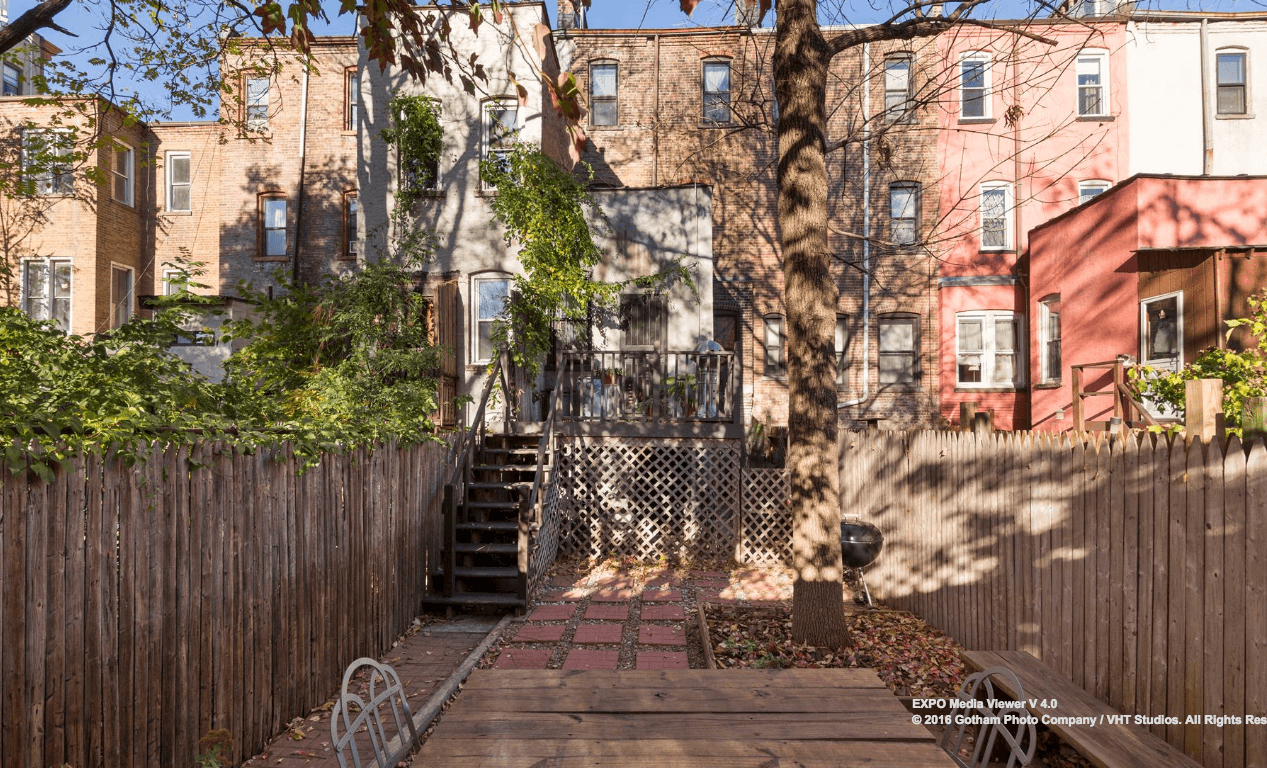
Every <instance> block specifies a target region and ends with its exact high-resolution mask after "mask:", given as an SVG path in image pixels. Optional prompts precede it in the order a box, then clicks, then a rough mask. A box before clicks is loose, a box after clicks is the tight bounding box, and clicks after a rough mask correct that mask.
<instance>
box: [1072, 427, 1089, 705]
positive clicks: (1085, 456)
mask: <svg viewBox="0 0 1267 768" xmlns="http://www.w3.org/2000/svg"><path fill="white" fill-rule="evenodd" d="M1092 450H1093V449H1092V448H1091V446H1090V444H1089V443H1087V442H1085V441H1083V442H1082V443H1080V444H1075V446H1074V455H1073V461H1074V465H1073V469H1074V471H1075V472H1077V473H1078V474H1076V475H1073V476H1072V477H1071V478H1070V479H1071V480H1072V482H1071V486H1072V489H1071V490H1072V491H1073V494H1074V503H1073V530H1072V533H1073V541H1072V546H1071V547H1070V550H1071V552H1070V555H1071V556H1072V557H1074V558H1076V560H1075V561H1074V564H1073V595H1072V600H1071V605H1072V606H1073V624H1072V625H1071V626H1072V627H1073V629H1072V631H1071V634H1070V637H1071V639H1072V640H1073V681H1074V682H1075V683H1077V684H1078V685H1080V686H1082V687H1083V688H1088V689H1089V688H1091V687H1092V685H1091V679H1090V678H1091V676H1090V674H1089V673H1088V670H1087V650H1088V648H1093V647H1094V646H1091V645H1090V643H1089V642H1088V640H1089V635H1090V632H1089V630H1088V628H1087V623H1086V618H1087V611H1088V610H1090V609H1092V608H1093V606H1091V605H1090V602H1091V600H1090V598H1091V595H1090V594H1089V593H1088V591H1087V586H1086V575H1087V571H1088V568H1087V560H1088V559H1092V560H1093V559H1094V558H1093V557H1092V558H1089V554H1088V553H1090V552H1091V550H1090V548H1089V547H1088V546H1087V535H1086V522H1087V515H1088V509H1087V508H1088V507H1089V506H1090V507H1091V508H1092V509H1094V501H1093V502H1092V503H1091V504H1088V503H1087V501H1088V497H1090V498H1091V499H1094V496H1093V495H1091V494H1093V493H1094V486H1093V485H1092V484H1091V482H1090V476H1091V472H1093V471H1094V470H1093V469H1092V468H1091V467H1090V466H1088V465H1089V464H1090V463H1091V462H1093V461H1094V459H1095V457H1094V454H1093V453H1092ZM1091 656H1092V658H1094V656H1095V654H1094V653H1092V654H1091Z"/></svg>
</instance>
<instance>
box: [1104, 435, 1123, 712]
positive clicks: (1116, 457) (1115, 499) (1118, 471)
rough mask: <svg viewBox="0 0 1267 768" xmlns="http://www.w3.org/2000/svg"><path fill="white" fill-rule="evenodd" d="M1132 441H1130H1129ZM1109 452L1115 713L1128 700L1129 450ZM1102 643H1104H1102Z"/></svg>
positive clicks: (1118, 443) (1110, 654)
mask: <svg viewBox="0 0 1267 768" xmlns="http://www.w3.org/2000/svg"><path fill="white" fill-rule="evenodd" d="M1127 439H1129V438H1127ZM1110 448H1111V450H1110V452H1109V478H1108V486H1107V487H1108V491H1109V500H1108V502H1109V515H1108V520H1109V525H1108V533H1109V539H1108V541H1109V553H1108V554H1109V562H1108V566H1109V574H1108V581H1107V582H1106V583H1105V586H1106V588H1107V589H1108V595H1107V599H1108V612H1107V613H1108V621H1107V626H1106V630H1107V631H1108V638H1107V642H1105V643H1104V645H1105V646H1107V654H1106V656H1105V658H1106V662H1107V665H1106V666H1107V668H1106V669H1105V673H1106V675H1107V678H1108V679H1107V684H1108V686H1107V687H1108V693H1109V698H1108V701H1109V703H1110V704H1112V705H1113V707H1114V708H1116V709H1122V702H1123V700H1124V699H1125V695H1124V690H1123V689H1124V688H1125V684H1126V677H1125V675H1124V673H1123V662H1124V660H1125V656H1126V653H1125V649H1124V647H1123V646H1124V639H1125V635H1124V630H1125V611H1126V606H1125V597H1126V583H1125V579H1126V573H1125V569H1124V567H1123V566H1124V564H1125V562H1126V538H1127V534H1126V529H1125V519H1126V495H1127V494H1126V486H1127V475H1126V453H1125V451H1126V448H1125V446H1124V445H1123V441H1122V440H1120V439H1114V440H1113V442H1112V443H1111V444H1110ZM1102 642H1103V641H1102Z"/></svg>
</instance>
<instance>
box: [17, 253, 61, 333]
mask: <svg viewBox="0 0 1267 768" xmlns="http://www.w3.org/2000/svg"><path fill="white" fill-rule="evenodd" d="M70 288H71V267H70V259H27V260H25V261H23V262H22V308H23V309H24V310H25V311H26V313H27V314H28V315H30V317H31V319H33V320H52V321H53V323H54V324H55V325H56V326H57V328H58V330H60V331H61V332H62V333H70Z"/></svg>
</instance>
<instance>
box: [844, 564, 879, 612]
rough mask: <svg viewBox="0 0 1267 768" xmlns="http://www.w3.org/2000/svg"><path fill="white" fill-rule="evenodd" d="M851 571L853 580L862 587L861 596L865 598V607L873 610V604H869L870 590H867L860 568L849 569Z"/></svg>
mask: <svg viewBox="0 0 1267 768" xmlns="http://www.w3.org/2000/svg"><path fill="white" fill-rule="evenodd" d="M850 570H851V571H853V575H854V578H856V579H857V580H858V584H860V585H861V586H862V594H863V596H864V597H865V598H866V601H867V607H868V608H875V604H874V603H872V602H871V590H870V589H867V580H866V578H864V577H863V575H862V569H861V568H850Z"/></svg>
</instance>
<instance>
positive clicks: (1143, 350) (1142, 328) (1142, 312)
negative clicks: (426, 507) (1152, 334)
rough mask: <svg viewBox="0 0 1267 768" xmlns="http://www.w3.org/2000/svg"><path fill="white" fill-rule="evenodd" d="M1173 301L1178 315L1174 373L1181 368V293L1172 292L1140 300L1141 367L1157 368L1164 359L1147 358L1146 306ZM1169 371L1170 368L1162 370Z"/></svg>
mask: <svg viewBox="0 0 1267 768" xmlns="http://www.w3.org/2000/svg"><path fill="white" fill-rule="evenodd" d="M1171 298H1173V299H1175V312H1176V313H1177V314H1178V315H1179V316H1178V317H1177V318H1175V334H1176V339H1175V341H1176V349H1177V351H1178V355H1177V356H1176V357H1175V368H1174V370H1175V371H1178V370H1180V369H1181V368H1183V365H1184V362H1183V340H1184V337H1183V291H1172V292H1170V293H1163V294H1161V295H1160V296H1149V297H1148V298H1146V299H1140V302H1139V362H1140V364H1141V365H1151V366H1153V367H1158V363H1160V362H1162V361H1163V360H1165V359H1166V358H1161V357H1158V358H1149V357H1148V305H1149V304H1153V303H1155V302H1160V301H1165V300H1167V299H1171ZM1164 370H1170V368H1164Z"/></svg>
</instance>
